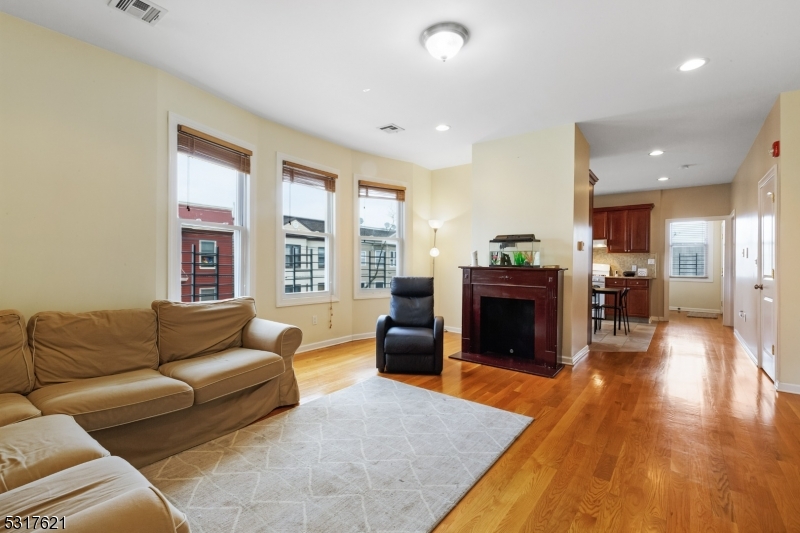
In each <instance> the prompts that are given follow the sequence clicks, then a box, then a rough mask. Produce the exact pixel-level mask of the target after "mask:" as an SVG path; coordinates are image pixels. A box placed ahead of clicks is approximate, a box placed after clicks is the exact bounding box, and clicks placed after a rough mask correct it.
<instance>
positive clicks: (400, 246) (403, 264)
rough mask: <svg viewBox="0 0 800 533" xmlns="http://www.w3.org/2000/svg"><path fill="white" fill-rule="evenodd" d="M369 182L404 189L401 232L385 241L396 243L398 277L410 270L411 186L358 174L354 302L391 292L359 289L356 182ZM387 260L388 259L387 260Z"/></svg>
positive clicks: (356, 217) (356, 202)
mask: <svg viewBox="0 0 800 533" xmlns="http://www.w3.org/2000/svg"><path fill="white" fill-rule="evenodd" d="M359 180H364V181H371V182H373V183H385V184H387V185H397V186H400V187H405V188H406V199H405V201H404V202H400V203H401V204H402V208H403V209H402V211H401V213H400V224H399V225H398V226H399V228H400V231H401V234H400V236H399V237H398V238H396V239H395V238H389V239H386V240H390V241H396V242H397V253H398V254H399V260H398V261H397V274H396V275H398V276H405V275H406V274H405V273H406V272H408V271H409V270H410V264H411V263H410V260H411V258H410V257H408V255H409V254H408V253H406V250H410V247H409V246H408V243H407V240H408V236H409V235H410V234H411V219H412V218H413V217H412V216H411V213H412V210H411V203H410V200H411V184H410V183H408V182H405V181H398V180H387V179H383V178H377V177H375V176H362V175H359V174H354V175H353V191H354V200H353V215H354V218H353V226H354V227H355V230H354V231H353V267H354V268H353V299H354V300H371V299H375V298H388V297H389V296H391V290H390V288H389V287H386V288H384V289H362V288H361V228H360V226H361V225H360V224H359V223H358V220H359V218H360V215H361V213H360V212H359V207H360V201H359V196H358V181H359ZM387 259H388V258H387Z"/></svg>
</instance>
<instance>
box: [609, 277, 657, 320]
mask: <svg viewBox="0 0 800 533" xmlns="http://www.w3.org/2000/svg"><path fill="white" fill-rule="evenodd" d="M606 287H619V288H624V287H627V288H628V289H630V290H629V291H628V316H634V317H638V318H650V280H649V279H637V278H608V277H607V278H606ZM606 305H614V298H613V297H612V296H606Z"/></svg>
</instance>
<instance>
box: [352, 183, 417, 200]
mask: <svg viewBox="0 0 800 533" xmlns="http://www.w3.org/2000/svg"><path fill="white" fill-rule="evenodd" d="M358 196H360V197H361V198H381V199H384V200H397V201H398V202H405V200H406V188H405V187H401V186H400V185H389V184H387V183H375V182H372V181H364V180H358Z"/></svg>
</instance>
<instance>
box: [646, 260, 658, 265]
mask: <svg viewBox="0 0 800 533" xmlns="http://www.w3.org/2000/svg"><path fill="white" fill-rule="evenodd" d="M647 264H648V265H655V264H656V260H655V259H648V260H647Z"/></svg>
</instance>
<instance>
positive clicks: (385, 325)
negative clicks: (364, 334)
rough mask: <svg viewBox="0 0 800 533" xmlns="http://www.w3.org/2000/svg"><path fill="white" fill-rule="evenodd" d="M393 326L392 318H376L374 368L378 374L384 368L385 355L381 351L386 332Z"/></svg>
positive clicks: (386, 316) (382, 316)
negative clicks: (376, 368)
mask: <svg viewBox="0 0 800 533" xmlns="http://www.w3.org/2000/svg"><path fill="white" fill-rule="evenodd" d="M393 325H394V321H393V320H392V317H390V316H389V315H381V316H379V317H378V323H377V325H376V326H375V366H376V367H378V370H379V371H380V372H383V371H384V368H385V367H386V357H385V355H386V354H385V353H384V351H383V348H384V340H385V339H386V332H387V331H389V328H391V327H392V326H393Z"/></svg>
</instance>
